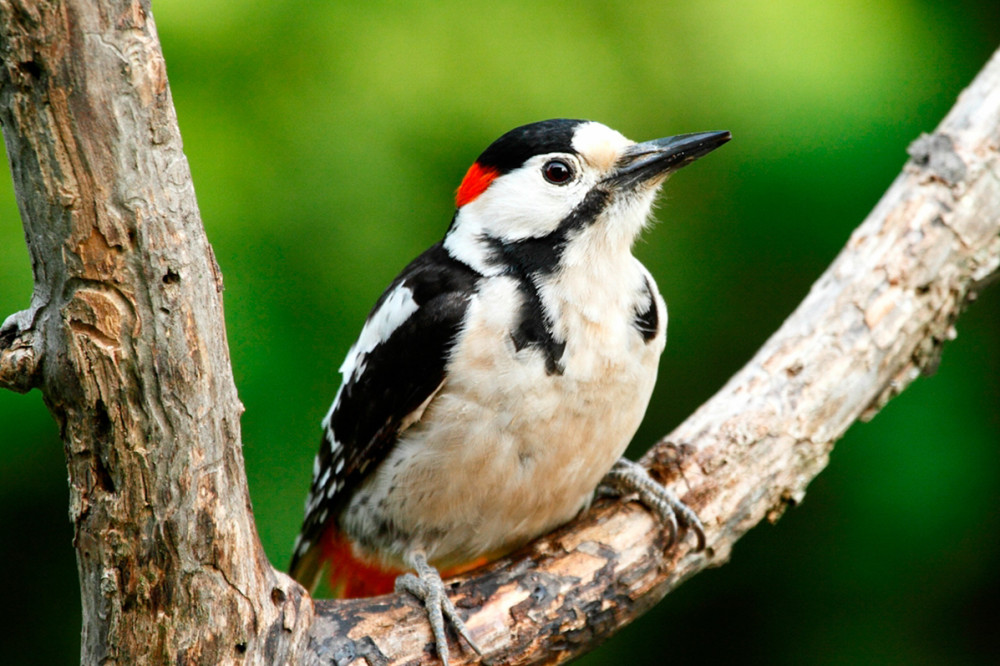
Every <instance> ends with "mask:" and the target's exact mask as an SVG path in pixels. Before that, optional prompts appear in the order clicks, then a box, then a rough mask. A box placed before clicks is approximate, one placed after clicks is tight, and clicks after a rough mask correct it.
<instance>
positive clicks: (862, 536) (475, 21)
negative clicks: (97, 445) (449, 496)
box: [0, 0, 1000, 664]
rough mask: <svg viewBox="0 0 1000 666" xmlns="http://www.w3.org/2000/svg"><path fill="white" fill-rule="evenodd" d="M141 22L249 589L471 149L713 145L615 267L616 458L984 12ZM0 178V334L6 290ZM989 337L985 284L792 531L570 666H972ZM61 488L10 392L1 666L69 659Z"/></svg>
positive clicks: (751, 332) (74, 610)
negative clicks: (618, 352) (223, 372)
mask: <svg viewBox="0 0 1000 666" xmlns="http://www.w3.org/2000/svg"><path fill="white" fill-rule="evenodd" d="M154 12H155V16H156V19H157V26H158V30H159V33H160V38H161V40H162V42H163V47H164V51H165V55H166V60H167V68H168V72H169V75H170V83H171V88H172V91H173V96H174V102H175V104H176V106H177V111H178V115H179V118H180V125H181V130H182V132H183V135H184V143H185V147H186V149H185V150H186V153H187V155H188V158H189V160H190V163H191V169H192V172H193V174H194V180H195V185H196V188H197V192H198V200H199V203H200V206H201V211H202V215H203V218H204V222H205V226H206V228H207V230H208V235H209V238H210V240H211V241H212V243H213V245H214V248H215V252H216V255H217V257H218V260H219V264H220V265H221V267H222V270H223V272H224V274H225V284H226V294H225V298H226V317H227V326H228V331H229V341H230V344H231V347H232V360H233V366H234V371H235V376H236V382H237V385H238V387H239V392H240V397H241V399H242V400H243V402H244V403H245V405H246V408H247V411H246V414H245V415H244V417H243V441H244V446H245V449H244V450H245V455H246V461H247V473H248V476H249V481H250V490H251V495H252V499H253V504H254V509H255V511H256V517H257V524H258V527H259V529H260V534H261V538H262V539H263V541H264V546H265V547H266V549H267V552H268V554H269V555H270V557H271V559H272V561H273V562H274V563H275V564H276V565H278V566H284V565H285V564H286V563H287V558H288V555H289V549H290V546H291V542H292V539H293V537H294V535H295V533H296V531H297V529H298V526H299V521H300V519H301V515H302V502H303V499H304V494H305V491H306V487H307V484H308V482H309V478H310V473H311V461H312V457H313V454H314V450H315V447H316V445H317V444H318V440H319V426H318V424H319V421H320V419H321V418H322V416H323V414H324V413H325V411H326V409H327V407H328V404H329V402H330V400H331V399H332V397H333V395H334V393H335V391H336V389H337V385H338V381H339V377H338V375H337V372H336V370H337V367H338V366H339V364H340V361H341V359H342V358H343V356H344V354H345V352H346V351H347V348H348V347H349V345H350V344H351V342H352V341H353V338H354V336H356V335H357V333H358V331H359V328H360V325H361V322H362V321H363V319H364V316H365V315H366V313H367V311H368V308H369V307H370V305H371V304H372V303H373V301H374V300H375V298H376V297H377V296H378V295H379V293H380V292H381V290H382V289H383V288H384V287H385V285H386V284H388V282H389V281H390V280H391V279H392V277H393V276H394V275H395V274H396V272H397V271H398V270H399V269H400V268H402V267H403V266H404V265H405V263H406V262H407V261H408V260H409V259H410V258H412V257H413V256H414V255H416V254H417V253H419V252H420V251H421V250H423V249H424V248H425V247H426V246H428V245H430V244H431V243H433V242H435V241H436V240H437V239H438V238H439V237H440V236H441V235H442V234H443V232H444V230H445V228H446V226H447V224H448V222H449V219H450V217H451V214H452V212H453V208H452V206H453V204H452V196H453V192H454V188H455V187H456V186H457V184H458V182H459V180H460V178H461V176H462V174H463V173H464V171H465V169H466V168H467V166H468V165H469V163H471V161H472V160H473V159H474V158H475V157H476V155H478V154H479V152H480V151H481V150H482V149H483V148H485V146H486V145H487V144H488V143H489V142H490V141H492V140H493V139H494V138H496V137H497V136H499V135H500V134H501V133H502V132H504V131H506V130H507V129H509V128H511V127H514V126H516V125H519V124H522V123H525V122H530V121H533V120H539V119H543V118H548V117H557V116H569V117H582V118H592V119H595V120H600V121H602V122H605V123H606V124H608V125H610V126H612V127H614V128H616V129H618V130H620V131H622V132H623V133H624V134H626V135H627V136H630V137H632V138H634V139H640V140H642V139H649V138H654V137H659V136H665V135H670V134H677V133H683V132H691V131H699V130H712V129H728V130H731V131H732V132H733V136H734V139H733V141H732V142H731V143H730V144H728V145H727V146H725V147H724V148H722V149H721V150H719V151H718V152H716V153H714V154H712V155H711V156H709V157H708V158H706V159H704V160H702V161H700V162H698V163H697V164H696V165H694V166H693V167H691V168H689V169H686V170H684V171H683V172H682V173H680V174H679V175H677V176H676V177H675V178H674V179H673V180H672V181H671V182H670V183H669V184H668V186H667V190H666V195H665V196H664V197H663V198H662V199H661V201H660V205H659V207H658V213H657V217H658V219H659V220H660V221H661V222H660V223H659V224H658V225H657V226H656V227H655V228H653V229H652V230H651V231H650V232H649V233H647V234H646V237H645V238H644V240H643V241H642V242H640V244H639V245H638V246H637V248H636V253H637V254H638V255H639V257H640V258H641V259H642V260H643V261H644V262H645V263H646V264H647V266H649V268H650V270H651V271H652V273H653V275H655V276H656V278H657V280H658V282H659V285H660V288H661V291H662V292H663V293H664V295H665V297H666V299H667V301H668V303H669V306H670V336H669V337H670V340H669V343H668V345H667V351H666V353H665V354H664V358H663V364H662V367H661V372H660V381H659V385H658V387H657V390H656V393H655V395H654V397H653V403H652V405H651V407H650V410H649V414H648V416H647V419H646V422H645V423H644V425H643V427H642V429H641V430H640V432H639V434H638V435H637V438H636V447H635V451H634V452H638V451H640V450H642V449H644V448H645V447H647V446H648V445H649V444H650V443H651V442H653V441H654V440H655V439H656V438H657V437H658V436H659V435H662V434H664V433H666V432H667V431H669V430H670V429H671V428H672V427H673V426H674V425H676V424H677V423H679V422H680V421H681V420H682V419H683V418H684V417H685V416H686V415H687V414H689V413H690V412H691V411H692V410H693V409H694V408H695V407H696V406H697V405H699V404H700V403H702V402H703V401H704V400H706V399H707V398H708V397H709V396H710V395H711V394H712V393H713V392H714V391H715V390H716V389H718V388H719V387H720V386H721V385H722V384H723V383H724V381H725V380H726V379H727V378H728V377H729V376H730V375H731V374H732V373H733V372H734V371H736V370H737V369H738V368H739V367H740V365H741V364H742V363H744V362H745V361H746V360H748V359H749V358H750V356H751V355H752V354H753V352H754V351H755V350H756V349H757V348H758V347H759V346H760V345H761V343H763V341H764V340H765V339H766V337H767V336H768V335H769V334H770V333H771V332H773V331H774V330H775V328H776V327H777V326H778V325H779V324H780V323H781V321H782V320H783V319H784V318H785V317H786V316H787V315H788V314H789V313H790V312H791V310H792V309H793V308H794V306H795V305H796V304H797V303H798V302H799V301H800V300H801V299H802V298H803V296H804V295H805V294H806V292H807V290H808V289H809V285H810V284H811V283H812V281H813V280H815V279H816V278H817V277H818V276H819V274H820V273H821V272H822V270H823V269H824V268H825V267H826V265H827V264H828V263H829V262H830V261H831V260H832V259H833V257H834V256H835V254H836V253H837V251H838V250H839V248H840V247H841V246H842V245H843V244H844V242H845V241H846V240H847V238H848V235H849V234H850V232H851V230H852V229H853V228H854V227H855V226H856V225H857V224H858V223H859V222H860V221H861V220H862V219H863V217H864V216H865V215H866V214H867V212H868V211H869V210H870V209H871V208H872V207H873V205H874V204H875V202H876V201H877V200H878V197H879V196H880V195H881V194H882V192H883V191H884V190H885V189H886V187H887V186H888V185H889V183H890V182H891V181H892V179H893V178H894V176H895V175H896V173H897V172H898V171H899V169H900V167H901V166H902V164H903V163H904V161H905V159H906V153H905V150H906V146H907V145H908V144H909V143H910V142H911V141H912V140H913V139H915V138H916V137H917V136H918V135H919V134H920V133H921V132H925V131H931V130H932V129H933V128H934V127H935V126H936V124H937V123H938V121H939V120H940V119H941V117H943V115H944V113H945V112H946V111H947V110H948V109H949V107H951V105H952V104H953V102H954V100H955V97H956V95H957V94H958V93H959V92H960V91H961V89H962V88H963V87H964V86H965V85H966V84H967V83H968V82H969V81H970V80H971V79H972V77H973V76H974V75H975V73H976V72H977V71H978V70H979V68H980V67H981V66H982V65H983V64H984V63H985V62H986V60H987V58H988V57H989V55H990V54H991V52H992V51H993V49H994V48H996V47H997V45H1000V7H998V4H997V2H995V1H992V2H972V1H959V2H955V1H951V2H930V1H923V2H921V1H919V0H910V1H907V0H885V1H883V2H878V3H874V2H868V1H861V0H851V1H847V2H839V3H831V2H795V1H792V0H779V1H771V2H766V3H764V2H761V3H748V2H724V1H722V0H715V1H707V2H690V1H684V2H665V1H662V0H661V1H658V2H646V1H637V0H630V1H628V2H592V3H590V2H582V3H581V2H550V3H538V2H527V1H523V2H508V3H502V4H499V3H495V4H494V5H493V6H489V7H487V6H478V5H474V4H473V3H468V2H456V1H450V2H437V3H434V4H431V3H427V4H400V3H388V2H368V3H365V4H364V5H362V4H361V3H357V4H355V5H353V6H346V5H345V4H342V3H336V2H328V3H320V2H305V1H301V0H300V1H287V2H263V1H244V2H223V1H222V0H199V1H198V2H195V1H193V0H189V1H182V0H163V1H162V2H157V3H155V6H154ZM2 180H3V182H2V183H0V319H2V318H3V316H6V314H9V313H12V312H14V311H16V310H19V309H23V308H24V307H26V306H27V305H28V300H29V296H30V293H31V282H30V266H29V262H28V255H27V251H26V250H25V246H24V242H23V235H22V231H21V226H20V222H19V219H18V214H17V209H16V207H15V204H14V200H13V195H12V193H11V190H10V180H9V178H4V179H2ZM998 324H1000V290H997V289H993V290H992V291H987V292H986V293H985V294H984V295H983V297H982V298H981V299H980V301H979V302H978V303H976V304H974V305H973V306H972V307H971V308H970V310H969V311H968V312H967V313H966V314H965V315H964V316H963V317H962V319H961V320H960V321H959V323H958V332H959V335H958V339H957V341H955V342H953V343H951V344H949V345H948V346H947V347H946V349H945V352H944V357H943V361H942V364H941V367H940V370H939V372H938V373H937V375H936V376H934V377H932V378H930V379H920V380H919V381H917V382H916V383H915V384H914V385H913V386H912V387H911V388H910V389H908V390H907V391H906V392H905V393H904V394H903V395H902V396H901V397H899V398H898V399H896V400H894V401H893V402H892V403H891V404H890V405H889V406H888V407H887V408H886V409H885V410H883V412H882V413H881V414H879V415H878V416H877V417H876V418H875V420H874V421H873V422H872V423H870V424H859V425H856V426H855V427H854V428H852V429H851V430H850V431H849V432H848V434H847V436H846V437H845V438H844V439H843V440H842V441H841V442H840V443H839V444H838V446H837V448H836V450H835V451H834V452H833V455H832V460H831V464H830V467H829V469H828V470H827V471H825V472H824V473H823V474H822V475H820V477H819V478H818V479H817V480H816V481H815V482H814V483H813V484H812V485H811V486H810V489H809V493H808V495H807V497H806V501H805V504H804V505H803V506H801V507H799V508H797V509H794V510H791V511H789V512H788V513H787V514H786V516H785V517H784V518H783V519H782V520H781V521H780V522H779V523H778V525H777V526H775V527H771V526H761V527H759V528H757V529H755V530H753V531H752V532H751V533H750V534H749V535H748V536H747V537H746V538H745V539H744V540H743V541H741V542H740V543H739V545H738V546H737V547H736V549H735V551H734V554H733V561H732V562H731V563H730V564H728V565H726V566H725V567H722V568H721V569H718V570H713V571H708V572H705V573H703V574H702V575H699V576H697V577H696V578H694V579H693V580H691V581H690V582H689V583H687V584H685V585H684V586H682V587H681V588H680V589H679V590H678V591H677V592H676V593H675V594H673V595H671V596H670V597H668V598H667V599H666V600H665V601H664V602H663V603H661V604H660V605H659V606H658V607H657V608H656V609H655V610H654V611H652V612H650V613H649V614H648V615H646V616H645V617H643V618H642V619H641V620H639V621H637V622H636V623H635V624H634V625H632V626H631V627H630V628H628V629H626V630H625V631H623V632H622V633H621V634H619V635H618V636H617V637H616V638H615V639H613V640H611V641H609V643H608V644H607V645H605V646H603V647H602V648H601V649H599V650H597V651H596V652H595V653H593V654H592V655H589V656H588V657H586V658H585V659H584V663H587V664H602V663H608V664H615V663H623V662H625V663H639V664H642V663H650V664H652V663H661V662H663V661H667V660H669V661H671V662H676V663H682V662H683V663H698V662H726V661H730V660H735V659H739V660H741V661H746V662H750V663H753V662H766V663H773V664H837V663H846V664H856V663H877V664H893V663H899V664H924V663H926V664H939V663H959V664H977V663H997V662H998V660H1000V639H997V637H996V632H997V628H998V627H1000V602H998V600H997V599H998V598H1000V574H998V564H1000V537H998V534H1000V509H998V507H1000V416H998V414H1000V381H998V376H1000V373H998V370H1000V368H998V366H1000V341H998V338H1000V336H998V328H1000V327H998ZM65 478H66V472H65V467H64V464H63V457H62V447H61V445H60V442H59V439H58V433H57V431H56V428H55V426H54V424H53V422H52V420H51V418H50V417H49V415H48V413H47V411H46V409H45V407H44V405H43V404H42V400H41V397H40V395H39V394H38V392H37V391H35V392H32V393H31V394H29V395H26V396H20V395H15V394H13V393H9V392H0V571H2V572H3V573H4V577H5V583H4V585H3V590H4V592H5V594H4V595H3V598H4V600H3V603H2V604H0V606H3V608H4V610H3V611H0V612H2V613H9V614H11V617H9V618H7V619H5V620H4V621H3V622H2V624H0V626H2V627H3V630H2V632H0V646H2V653H3V661H4V662H5V663H12V664H27V663H31V664H40V663H41V664H44V663H54V664H58V663H72V662H74V661H77V660H78V649H79V648H78V638H79V629H80V618H79V599H78V587H77V583H76V572H75V560H74V554H73V550H72V546H71V538H72V532H71V528H70V525H69V523H68V520H67V508H66V507H67V489H66V482H65ZM11 611H13V613H11Z"/></svg>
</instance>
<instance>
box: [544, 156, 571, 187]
mask: <svg viewBox="0 0 1000 666" xmlns="http://www.w3.org/2000/svg"><path fill="white" fill-rule="evenodd" d="M542 175H543V176H545V180H547V181H549V182H550V183H552V184H554V185H565V184H566V183H568V182H569V179H570V178H572V177H573V169H571V168H570V166H569V165H568V164H566V163H565V162H563V161H562V160H549V161H548V162H546V163H545V166H544V167H542Z"/></svg>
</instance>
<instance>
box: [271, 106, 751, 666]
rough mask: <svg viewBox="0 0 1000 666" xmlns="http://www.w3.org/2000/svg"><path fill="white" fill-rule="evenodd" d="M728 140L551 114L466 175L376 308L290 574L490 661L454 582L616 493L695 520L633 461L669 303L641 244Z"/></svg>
mask: <svg viewBox="0 0 1000 666" xmlns="http://www.w3.org/2000/svg"><path fill="white" fill-rule="evenodd" d="M730 138H731V135H730V133H729V132H728V131H714V132H701V133H695V134H681V135H676V136H671V137H667V138H662V139H655V140H652V141H645V142H641V143H636V142H634V141H631V140H629V139H627V138H625V137H624V136H623V135H622V134H621V133H619V132H617V131H615V130H613V129H611V128H609V127H607V126H606V125H603V124H601V123H598V122H594V121H587V120H577V119H567V118H557V119H551V120H543V121H539V122H533V123H530V124H526V125H522V126H520V127H517V128H515V129H512V130H510V131H509V132H507V133H505V134H503V135H502V136H501V137H500V138H498V139H497V140H496V141H494V142H493V143H492V144H490V145H489V147H487V148H486V150H485V151H483V152H482V154H480V155H479V157H478V158H477V159H476V160H475V161H474V162H473V163H472V166H471V167H469V169H468V171H467V172H466V174H465V176H464V178H463V179H462V181H461V184H460V185H459V187H458V189H457V191H456V195H455V213H454V215H453V217H452V219H451V223H450V225H449V226H448V228H447V231H446V233H445V235H444V238H443V239H442V240H441V241H440V242H438V243H436V244H435V245H433V246H431V247H430V248H429V249H428V250H426V251H425V252H424V253H423V254H421V255H419V256H418V257H417V258H416V259H414V260H413V261H412V262H411V263H410V264H409V265H407V266H406V267H405V268H404V269H403V270H402V272H401V273H400V274H399V275H398V276H397V277H396V278H395V279H394V280H393V281H392V282H391V284H390V285H389V287H388V288H387V289H386V290H385V291H384V292H383V293H382V295H381V296H380V297H379V298H378V300H377V301H376V302H375V305H374V307H373V308H372V310H371V312H370V313H369V315H368V317H367V319H366V321H365V323H364V326H363V327H362V329H361V333H360V335H359V337H358V338H357V341H356V342H355V343H354V345H353V346H352V347H351V348H350V350H349V351H348V353H347V356H346V358H345V359H344V361H343V364H342V365H341V366H340V369H339V371H340V375H341V377H342V383H341V385H340V388H339V390H338V391H337V393H336V397H335V398H334V400H333V404H332V405H331V406H330V409H329V411H328V412H327V414H326V416H325V418H324V419H323V421H322V440H321V444H320V449H319V452H318V453H317V455H316V457H315V459H314V463H313V470H312V472H313V473H312V482H311V484H310V488H309V493H308V496H307V499H306V505H305V518H304V520H303V523H302V528H301V531H300V533H299V535H298V537H297V538H296V541H295V545H294V547H293V555H292V561H291V564H290V567H289V571H290V573H291V575H292V576H293V577H294V578H295V579H296V580H298V581H299V582H300V583H302V584H303V585H304V586H305V587H306V588H308V589H310V590H311V589H313V588H314V587H315V586H316V584H317V582H318V581H319V580H320V578H321V577H322V573H323V571H324V570H328V575H329V582H330V587H331V590H332V591H333V593H334V594H335V596H341V597H359V596H373V595H378V594H383V593H388V592H392V591H394V590H395V591H400V592H405V593H409V594H412V595H413V596H416V597H417V598H418V599H420V601H421V602H422V603H423V604H424V606H425V609H426V612H427V617H428V621H429V623H430V625H431V628H432V631H433V636H434V641H435V644H436V649H437V652H438V655H439V656H440V658H441V660H442V662H444V663H445V664H447V663H448V657H449V650H448V644H447V637H446V631H445V626H446V624H448V625H451V627H453V628H454V630H455V631H456V632H457V633H458V634H459V635H460V636H461V637H462V638H464V640H465V641H466V643H468V644H469V645H470V646H471V647H472V648H473V649H474V650H475V651H476V652H478V653H480V654H482V652H481V648H480V647H479V646H478V645H477V644H476V642H475V641H474V640H473V638H472V636H471V635H470V634H469V632H468V630H467V628H466V627H465V625H464V622H463V620H462V618H461V617H460V615H459V613H458V612H457V610H456V608H455V606H454V605H453V604H452V603H451V601H450V600H449V599H448V596H447V594H446V593H445V588H444V585H443V583H442V577H447V576H448V575H451V574H453V573H455V572H462V571H465V570H468V569H469V568H470V567H474V566H476V565H478V564H480V563H483V562H486V561H489V560H491V559H494V558H497V557H499V556H501V555H503V554H505V553H509V552H511V551H512V550H514V549H516V548H518V547H520V546H522V545H524V544H525V543H527V542H529V541H531V540H533V539H535V538H537V537H539V536H541V535H543V534H545V533H547V532H549V531H551V530H552V529H554V528H556V527H558V526H560V525H562V524H564V523H566V522H568V521H570V520H571V519H573V518H574V517H575V516H576V515H577V514H579V513H580V512H581V511H582V510H584V509H585V508H587V507H588V506H589V504H590V503H591V501H592V499H593V497H594V495H595V490H597V489H598V487H599V486H601V487H602V488H603V489H605V490H607V491H608V492H610V493H613V494H618V495H630V494H631V495H637V496H638V498H639V499H640V500H641V501H642V502H644V503H645V504H647V505H648V506H649V507H650V508H651V509H653V510H654V511H655V512H656V513H657V514H658V515H659V516H660V517H661V518H662V519H663V520H664V521H666V523H667V525H668V526H669V527H670V541H671V542H673V539H674V536H675V535H676V534H677V530H678V522H679V523H680V524H681V526H683V527H687V528H691V530H692V531H694V532H695V533H696V535H697V538H698V547H699V548H702V547H704V543H705V535H704V530H703V527H702V525H701V523H700V521H699V520H698V517H697V515H695V513H694V512H693V511H692V510H691V509H690V508H689V507H687V506H686V505H685V504H683V503H682V502H680V501H679V500H678V499H677V498H676V497H675V496H674V495H673V494H672V493H671V492H670V491H669V490H667V489H666V488H665V487H663V486H661V485H660V484H659V483H657V482H656V481H654V480H653V479H652V478H651V477H650V476H649V475H648V473H647V471H646V470H645V468H643V467H641V466H640V465H638V464H637V463H635V462H632V461H630V460H628V459H627V458H623V457H622V455H623V453H624V451H625V448H626V447H627V446H628V444H629V443H630V441H631V440H632V438H633V436H634V434H635V432H636V430H637V428H638V427H639V424H640V421H641V420H642V418H643V416H644V413H645V411H646V407H647V405H648V404H649V400H650V396H651V393H652V391H653V386H654V384H655V382H656V375H657V369H658V366H659V359H660V355H661V353H662V351H663V349H664V345H665V341H666V324H667V310H666V304H665V302H664V300H663V297H662V296H661V295H660V292H659V290H658V288H657V286H656V282H655V281H654V279H653V277H652V275H651V274H650V272H649V271H648V270H647V269H646V268H645V267H644V266H643V265H642V264H641V263H640V262H639V260H638V259H636V258H635V257H634V256H633V254H632V247H633V244H634V243H635V241H636V240H637V239H638V237H639V236H640V234H641V232H642V231H643V230H644V229H645V228H646V227H647V226H648V225H649V223H650V221H651V209H652V206H653V203H654V200H655V198H656V195H657V192H658V191H659V189H660V186H661V185H662V184H663V182H664V181H665V180H666V179H667V177H668V176H669V175H670V174H672V173H673V172H675V171H677V170H678V169H680V168H681V167H683V166H685V165H687V164H689V163H691V162H693V161H694V160H696V159H698V158H700V157H702V156H704V155H706V154H708V153H709V152H711V151H713V150H715V149H716V148H718V147H719V146H721V145H723V144H724V143H726V142H727V141H729V139H730Z"/></svg>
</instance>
